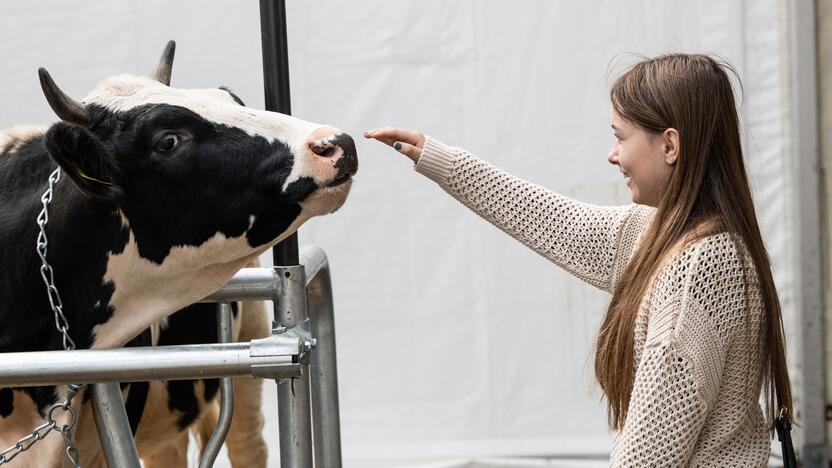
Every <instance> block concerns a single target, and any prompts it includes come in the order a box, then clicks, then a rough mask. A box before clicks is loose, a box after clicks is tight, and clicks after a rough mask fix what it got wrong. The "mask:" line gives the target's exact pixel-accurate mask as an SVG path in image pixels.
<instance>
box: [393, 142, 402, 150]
mask: <svg viewBox="0 0 832 468" xmlns="http://www.w3.org/2000/svg"><path fill="white" fill-rule="evenodd" d="M393 148H396V151H401V149H402V144H401V143H399V142H398V141H397V142H396V143H395V144H394V145H393Z"/></svg>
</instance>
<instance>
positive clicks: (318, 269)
mask: <svg viewBox="0 0 832 468" xmlns="http://www.w3.org/2000/svg"><path fill="white" fill-rule="evenodd" d="M300 257H301V263H302V264H303V265H304V266H305V267H306V271H307V272H308V275H307V280H306V281H307V287H306V300H307V312H308V315H309V324H310V328H311V330H310V331H311V333H312V336H314V337H315V339H316V340H317V342H316V347H315V351H314V352H312V353H310V358H309V379H310V387H311V390H312V397H311V401H312V428H313V431H312V435H313V437H314V444H313V447H314V449H315V466H316V467H317V468H341V418H340V410H339V405H338V366H337V359H336V354H335V313H334V306H333V300H332V279H331V277H330V272H329V261H328V260H327V257H326V253H325V252H324V250H323V249H321V248H320V247H316V246H306V247H304V248H303V249H302V250H301V252H300Z"/></svg>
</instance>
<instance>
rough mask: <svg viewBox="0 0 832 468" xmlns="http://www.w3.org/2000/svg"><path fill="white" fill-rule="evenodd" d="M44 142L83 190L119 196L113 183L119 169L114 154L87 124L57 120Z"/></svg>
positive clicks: (103, 196) (108, 197)
mask: <svg viewBox="0 0 832 468" xmlns="http://www.w3.org/2000/svg"><path fill="white" fill-rule="evenodd" d="M44 145H45V146H46V150H47V151H48V152H49V155H50V156H52V159H54V160H55V162H57V163H58V165H60V166H61V170H62V171H63V172H64V173H65V174H66V175H68V176H69V177H70V178H71V179H72V181H73V182H74V183H75V185H76V186H77V187H78V188H79V189H80V190H81V191H82V192H83V193H84V194H86V195H87V196H90V197H92V198H98V199H104V200H114V199H115V198H117V197H118V195H119V194H120V190H119V188H118V187H117V185H116V184H115V183H114V179H115V176H116V173H117V171H116V166H115V162H114V160H113V158H112V155H110V154H108V151H107V149H106V148H105V146H104V144H103V143H102V142H101V140H100V139H99V138H98V137H97V136H95V135H94V134H92V133H90V132H89V131H88V130H87V129H86V128H84V127H82V126H80V125H77V124H73V123H68V122H58V123H56V124H54V125H52V127H50V128H49V130H48V131H47V132H46V140H45V142H44Z"/></svg>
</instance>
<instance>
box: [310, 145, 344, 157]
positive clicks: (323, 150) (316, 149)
mask: <svg viewBox="0 0 832 468" xmlns="http://www.w3.org/2000/svg"><path fill="white" fill-rule="evenodd" d="M309 149H311V150H312V152H313V153H315V154H317V155H318V156H320V157H322V158H331V157H333V156H335V153H336V152H337V147H336V146H333V145H332V144H326V143H310V144H309Z"/></svg>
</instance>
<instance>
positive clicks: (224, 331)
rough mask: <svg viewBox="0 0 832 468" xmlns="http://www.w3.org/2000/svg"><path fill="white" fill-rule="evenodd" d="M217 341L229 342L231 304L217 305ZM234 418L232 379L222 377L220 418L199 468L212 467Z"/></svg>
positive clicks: (203, 452) (201, 458) (204, 451)
mask: <svg viewBox="0 0 832 468" xmlns="http://www.w3.org/2000/svg"><path fill="white" fill-rule="evenodd" d="M217 339H218V340H219V342H220V343H229V342H231V304H229V303H227V302H221V303H219V304H217ZM232 417H234V379H232V378H231V377H224V378H222V379H220V416H219V419H218V420H217V427H216V429H214V433H213V434H211V438H210V439H209V440H208V443H207V444H206V445H205V450H203V451H202V457H200V460H199V468H210V467H212V466H214V461H215V460H216V459H217V454H219V453H220V448H221V447H222V444H223V442H225V436H227V435H228V429H229V428H230V427H231V418H232Z"/></svg>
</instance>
